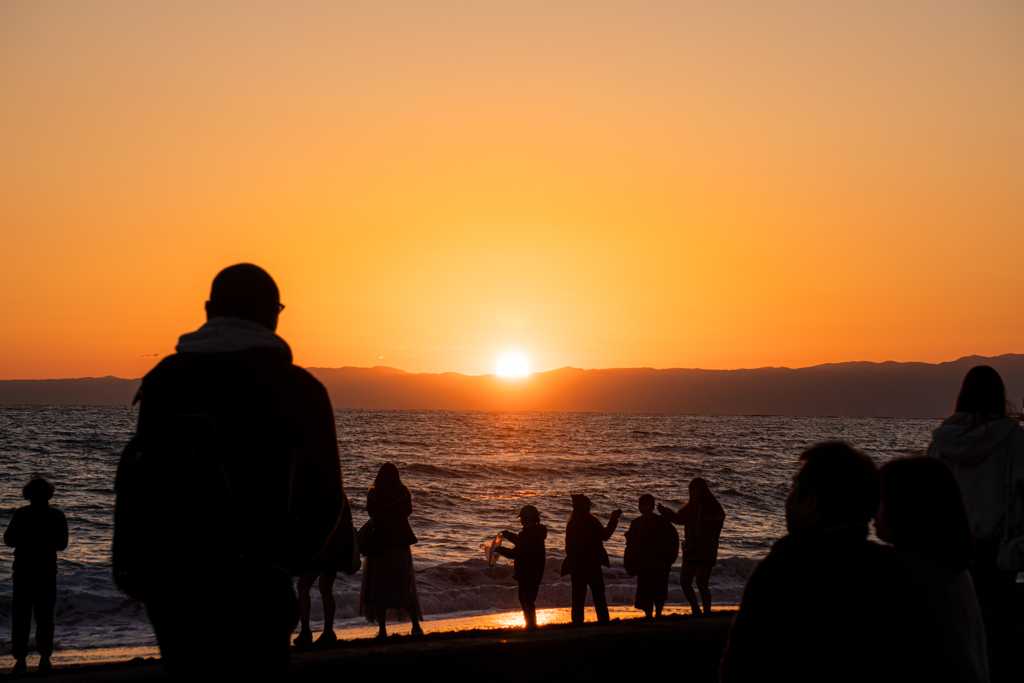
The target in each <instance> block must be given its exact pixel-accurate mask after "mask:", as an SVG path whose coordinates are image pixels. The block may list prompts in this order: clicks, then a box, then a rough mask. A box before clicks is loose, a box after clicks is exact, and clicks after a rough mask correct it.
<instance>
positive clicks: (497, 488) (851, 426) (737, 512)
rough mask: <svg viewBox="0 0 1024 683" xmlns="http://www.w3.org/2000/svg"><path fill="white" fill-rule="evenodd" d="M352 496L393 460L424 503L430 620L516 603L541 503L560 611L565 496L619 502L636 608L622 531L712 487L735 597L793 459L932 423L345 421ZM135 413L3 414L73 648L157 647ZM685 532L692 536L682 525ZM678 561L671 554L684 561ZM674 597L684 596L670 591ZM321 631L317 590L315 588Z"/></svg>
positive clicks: (617, 546)
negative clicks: (519, 569) (33, 495)
mask: <svg viewBox="0 0 1024 683" xmlns="http://www.w3.org/2000/svg"><path fill="white" fill-rule="evenodd" d="M335 419H336V422H337V426H338V444H339V447H340V451H341V458H342V468H343V471H344V476H345V488H346V491H347V492H348V494H349V498H350V500H351V501H352V504H353V512H354V516H355V523H356V525H357V526H359V525H360V524H362V522H363V521H365V520H366V519H367V517H366V514H365V512H364V510H363V506H364V505H365V503H366V495H365V494H366V489H367V488H368V487H369V486H370V485H371V484H372V482H373V478H374V476H375V474H376V472H377V469H378V467H379V466H380V464H381V463H382V462H385V461H391V462H394V463H395V464H396V465H398V467H399V470H400V471H401V473H402V478H403V481H404V482H405V483H406V484H407V485H408V486H409V487H410V488H411V489H412V492H413V515H412V517H411V523H412V526H413V529H414V531H415V532H416V534H417V536H418V537H419V543H418V544H417V545H415V546H413V559H414V562H415V566H416V570H417V585H418V587H419V591H420V599H421V603H422V606H423V609H424V612H425V614H426V615H427V619H431V618H432V617H433V618H449V617H451V616H453V615H454V616H458V615H466V614H487V613H497V612H504V611H508V610H515V609H518V607H519V605H518V601H517V598H516V584H515V582H514V581H513V580H512V578H511V574H512V570H511V567H510V566H507V565H504V564H499V565H497V566H495V567H489V566H488V565H487V564H486V562H484V560H483V552H482V550H481V546H482V545H483V544H484V543H486V542H488V541H489V539H491V538H493V537H494V535H495V534H496V533H497V532H499V531H501V530H502V529H512V530H516V529H517V528H518V526H519V524H518V520H517V519H516V515H517V513H518V510H519V508H520V507H522V506H523V505H526V504H532V505H535V506H537V507H538V508H539V509H540V511H541V515H542V521H543V522H544V523H545V524H547V526H548V532H549V535H548V543H547V549H548V556H549V558H548V571H547V573H546V575H545V579H544V584H543V586H542V588H541V592H540V596H539V600H538V607H541V608H546V607H567V606H568V605H569V584H568V578H567V577H566V578H565V579H562V578H559V577H558V573H557V568H558V565H559V563H560V562H561V557H562V556H563V541H564V533H565V520H566V518H567V517H568V516H569V511H570V501H569V495H570V494H571V493H576V492H583V493H587V494H588V495H589V496H590V497H591V499H592V500H593V511H594V512H595V513H596V514H597V515H598V516H599V517H600V518H601V519H602V521H605V522H606V521H607V518H608V515H609V513H610V512H611V511H612V510H613V509H615V508H616V507H621V508H622V510H623V512H624V514H623V518H622V523H621V525H620V527H619V530H617V531H616V533H615V535H614V536H613V538H612V539H611V540H610V541H608V542H607V543H606V544H605V547H606V548H607V549H608V552H609V554H610V555H611V557H612V567H611V568H610V569H609V570H606V572H605V580H606V583H607V585H608V597H609V602H610V603H611V604H613V605H629V606H631V605H632V602H633V590H634V581H633V580H632V579H630V578H629V577H628V576H627V575H626V574H625V572H624V571H623V569H622V551H623V548H624V544H625V541H624V538H623V532H624V531H625V529H626V528H627V527H628V522H629V520H631V519H632V518H633V517H635V516H637V515H638V514H639V513H638V511H637V509H636V508H637V499H638V498H639V496H640V495H641V494H643V493H650V494H652V495H654V496H655V497H656V498H657V499H658V502H661V503H665V504H666V505H669V506H672V507H678V506H680V505H682V504H683V503H684V502H685V499H686V485H687V483H688V482H689V480H690V479H691V478H693V477H696V476H702V477H704V478H705V479H707V480H708V482H709V484H710V485H711V489H712V490H713V491H714V493H715V495H716V496H718V499H719V500H720V501H721V503H722V505H723V506H724V508H725V510H726V514H727V515H728V516H727V519H726V523H725V528H724V530H723V533H722V542H721V549H720V552H719V566H718V567H716V568H715V570H714V572H713V574H712V580H711V588H712V593H713V595H714V598H715V600H716V601H717V602H718V603H719V604H722V605H728V604H736V602H737V601H738V600H739V596H740V592H741V590H742V587H743V583H744V581H745V579H746V577H747V575H748V574H749V572H750V570H751V569H752V568H753V566H754V564H755V563H756V561H757V560H758V559H759V558H760V557H762V556H764V554H765V553H766V552H767V551H768V549H769V548H770V546H771V544H772V543H773V542H774V541H775V540H776V539H778V538H779V537H780V536H781V535H782V534H783V533H784V520H783V513H782V505H783V500H784V498H785V495H786V492H787V491H788V489H789V481H790V478H791V477H792V475H793V472H794V471H795V465H794V463H795V460H796V457H797V456H798V455H799V453H800V452H801V451H802V450H803V449H804V448H806V447H807V446H809V445H811V444H813V443H816V442H818V441H823V440H826V439H844V440H847V441H849V442H851V443H852V444H854V445H856V446H857V447H858V448H860V449H862V450H863V451H865V452H866V453H868V454H869V455H870V456H871V457H873V458H874V459H875V460H876V461H878V462H879V463H881V462H884V461H885V460H888V459H890V458H892V457H894V456H899V455H903V454H906V453H907V452H910V451H917V450H923V449H924V448H925V447H926V446H927V444H928V440H929V434H930V432H931V430H932V429H934V428H935V427H936V426H937V425H938V422H937V421H935V420H897V419H870V418H864V419H851V418H791V417H762V416H706V415H627V414H599V413H484V412H447V411H369V410H366V411H364V410H346V411H336V413H335ZM135 422H136V411H135V410H134V409H132V408H127V407H90V406H81V407H56V406H53V407H51V406H0V472H2V473H3V475H4V476H3V484H2V486H0V526H2V527H3V528H4V529H6V526H7V523H8V522H9V521H10V518H11V515H12V514H13V512H14V509H15V508H17V507H18V506H20V505H22V504H23V503H24V501H23V500H22V499H21V486H22V485H23V484H24V483H25V482H26V481H27V480H28V479H29V477H30V476H31V475H33V474H41V475H43V476H45V477H47V478H48V479H49V480H50V481H52V482H53V483H54V484H55V485H56V486H57V495H56V496H55V498H54V500H53V504H54V505H55V506H57V507H59V508H61V509H62V510H64V512H65V513H66V515H67V517H68V522H69V527H70V532H71V542H70V545H69V546H68V549H67V550H66V551H64V552H63V553H61V554H60V555H59V562H58V563H59V567H60V572H61V573H60V575H59V576H58V600H57V638H58V640H60V647H61V648H64V649H65V650H67V649H72V650H74V649H81V648H101V647H119V646H139V645H152V644H153V643H154V642H155V641H154V639H153V635H152V631H151V629H150V627H149V623H148V620H147V619H146V615H145V610H144V609H143V608H142V606H141V605H139V604H138V603H136V602H135V601H134V600H131V599H130V598H128V597H127V596H124V595H123V594H121V593H120V592H119V591H118V590H117V588H116V587H115V586H114V584H113V580H112V578H111V575H110V541H111V534H112V530H113V527H112V524H113V505H114V492H113V482H114V472H115V470H116V467H117V461H118V458H119V456H120V452H121V449H122V448H123V447H124V444H125V443H126V442H127V441H128V439H129V438H130V437H131V434H132V433H133V432H134V429H135ZM680 533H681V530H680ZM12 557H13V550H12V549H11V548H7V547H2V548H0V654H6V653H8V652H9V644H8V643H7V642H5V639H6V638H7V637H8V636H9V633H10V623H11V581H10V572H11V561H12ZM678 566H679V563H678V561H677V564H676V567H677V568H678ZM670 586H671V590H670V593H669V603H670V604H672V603H682V602H684V598H683V596H682V591H681V590H680V589H679V587H678V585H677V584H676V583H675V582H674V581H673V582H672V583H671V584H670ZM334 592H335V596H336V600H337V603H338V621H337V623H336V628H340V629H343V628H346V627H355V626H356V625H357V624H359V623H361V622H360V621H359V620H358V619H357V618H356V610H357V603H358V595H359V574H356V575H354V576H351V577H347V576H344V575H341V576H339V579H338V581H337V583H336V584H335V587H334ZM313 599H314V604H313V617H314V619H313V625H314V628H316V627H317V625H318V619H319V610H320V605H319V596H318V595H317V592H316V591H315V590H314V591H313Z"/></svg>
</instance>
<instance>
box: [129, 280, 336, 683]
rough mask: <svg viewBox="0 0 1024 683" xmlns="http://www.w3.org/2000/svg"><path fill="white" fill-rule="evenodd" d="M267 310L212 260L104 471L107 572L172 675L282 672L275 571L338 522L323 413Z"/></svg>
mask: <svg viewBox="0 0 1024 683" xmlns="http://www.w3.org/2000/svg"><path fill="white" fill-rule="evenodd" d="M282 309H283V306H281V305H280V302H279V297H278V290H277V285H276V284H275V283H274V281H273V279H271V277H270V275H268V274H267V273H266V272H265V271H263V270H262V269H260V268H258V267H256V266H253V265H249V264H241V265H237V266H231V267H230V268H226V269H225V270H223V271H221V273H220V274H219V275H217V277H216V279H215V280H214V282H213V287H212V291H211V293H210V300H209V301H208V302H207V304H206V312H207V322H206V324H205V325H203V326H202V327H201V328H200V329H199V330H198V331H196V332H193V333H191V334H186V335H184V336H182V337H181V339H180V341H179V343H178V346H177V353H176V354H174V355H171V356H169V357H167V358H165V359H164V360H162V361H161V362H160V364H159V365H157V366H156V368H154V369H153V370H152V371H151V372H150V373H149V374H148V375H146V377H145V378H144V379H143V382H142V388H141V390H140V398H141V402H142V404H141V408H140V410H139V428H138V433H137V435H136V438H135V439H133V440H132V442H131V443H130V444H129V445H128V448H127V449H126V453H125V457H123V458H122V461H121V466H120V467H119V470H118V481H117V484H116V489H117V494H118V502H117V511H116V519H115V533H114V571H115V577H117V578H118V581H119V584H120V585H121V586H122V587H123V588H125V589H126V590H127V591H128V592H129V594H134V595H138V596H141V598H142V599H143V600H144V601H145V603H146V608H147V610H148V612H149V616H150V619H151V621H152V623H153V628H154V630H155V631H156V636H157V641H158V642H159V645H160V652H161V655H162V658H163V663H164V666H165V668H166V670H167V673H168V674H169V675H170V676H171V678H174V679H179V680H184V679H193V678H195V677H197V676H202V677H206V678H209V677H218V676H223V677H225V680H226V679H227V676H229V675H230V676H231V677H233V678H236V677H237V678H240V679H243V680H245V679H251V680H286V679H287V677H288V669H289V662H290V642H289V640H290V634H291V632H292V630H293V629H294V628H295V625H296V622H297V621H298V604H297V602H296V597H295V591H294V588H293V587H292V581H291V576H293V575H298V574H299V573H301V572H302V571H305V570H306V569H308V568H309V566H310V562H311V558H313V557H314V556H315V555H316V554H317V553H318V552H319V551H320V550H321V549H322V548H323V547H324V545H325V543H326V542H327V540H328V539H329V537H330V535H331V533H332V531H333V530H334V528H335V526H336V525H337V524H338V520H339V515H340V513H341V510H342V501H343V497H342V496H343V494H342V482H341V469H340V464H339V460H338V448H337V435H336V431H335V425H334V414H333V411H332V409H331V403H330V400H329V399H328V396H327V392H326V390H325V389H324V387H323V386H322V385H321V384H320V383H319V382H318V381H317V380H316V379H314V378H313V376H312V375H310V374H309V373H307V372H306V371H305V370H303V369H301V368H298V367H296V366H295V365H293V364H292V356H291V350H290V349H289V347H288V345H287V344H286V343H285V342H284V340H283V339H281V338H280V337H278V336H277V335H276V334H275V333H274V330H276V328H277V320H278V314H279V313H280V311H281V310H282ZM154 454H155V455H154ZM201 456H205V459H204V457H201ZM154 459H155V461H156V463H157V464H156V465H153V466H152V467H151V470H153V471H156V472H158V473H159V472H163V474H161V475H160V476H157V475H155V474H153V472H152V471H151V472H150V473H149V476H148V478H147V477H144V476H142V474H140V470H139V467H140V466H139V465H138V463H143V462H153V461H154ZM186 465H187V466H190V467H193V469H192V470H180V469H179V468H182V467H186ZM133 468H134V469H133ZM160 468H163V470H161V469H160ZM168 481H172V482H174V486H170V485H168V484H167V482H168ZM215 484H218V485H215ZM175 496H177V499H175ZM154 501H156V502H154Z"/></svg>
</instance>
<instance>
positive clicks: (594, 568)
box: [561, 494, 622, 624]
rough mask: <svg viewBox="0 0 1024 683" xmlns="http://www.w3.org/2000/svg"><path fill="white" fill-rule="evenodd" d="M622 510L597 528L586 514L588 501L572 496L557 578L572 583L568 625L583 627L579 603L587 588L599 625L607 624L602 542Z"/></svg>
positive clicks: (612, 530)
mask: <svg viewBox="0 0 1024 683" xmlns="http://www.w3.org/2000/svg"><path fill="white" fill-rule="evenodd" d="M621 516H622V510H621V509H619V508H616V509H615V510H614V511H613V512H612V514H611V517H610V518H609V520H608V526H605V525H603V524H601V522H600V520H598V519H597V516H596V515H594V514H593V513H592V512H591V511H590V498H588V497H587V496H585V495H583V494H576V495H573V496H572V513H571V514H570V515H569V521H568V522H566V524H565V560H563V561H562V569H561V575H562V576H565V575H566V574H568V575H569V577H570V580H571V581H572V623H573V624H582V623H583V614H584V612H583V603H584V602H585V601H586V599H587V587H588V586H589V587H590V594H591V597H592V598H593V599H594V610H595V611H596V612H597V620H598V621H599V622H608V621H610V620H611V617H610V616H609V614H608V601H607V600H606V599H605V596H604V575H603V574H602V573H601V566H602V565H604V566H605V567H611V562H610V561H609V560H608V551H606V550H605V549H604V542H605V541H607V540H608V539H609V538H611V537H612V534H614V533H615V527H616V526H618V523H619V517H621Z"/></svg>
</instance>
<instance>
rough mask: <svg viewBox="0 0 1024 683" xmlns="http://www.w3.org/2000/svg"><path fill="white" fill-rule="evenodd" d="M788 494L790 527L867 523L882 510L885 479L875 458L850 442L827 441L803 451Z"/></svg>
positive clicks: (791, 528) (787, 503)
mask: <svg viewBox="0 0 1024 683" xmlns="http://www.w3.org/2000/svg"><path fill="white" fill-rule="evenodd" d="M800 462H801V463H802V466H801V468H800V470H799V471H798V472H797V473H796V475H794V476H793V485H792V487H791V488H790V490H789V495H788V496H786V529H787V530H788V531H790V532H793V531H798V530H799V529H802V528H804V527H807V526H810V525H812V524H817V523H821V522H824V523H827V524H828V525H829V526H835V525H840V524H865V525H866V524H867V523H868V521H869V520H870V519H871V518H872V517H874V515H875V512H876V511H877V510H878V503H879V500H880V499H881V497H882V480H881V478H880V477H879V476H878V470H877V469H876V468H875V464H874V463H873V462H871V460H870V459H869V458H868V457H867V456H866V455H864V454H863V453H861V452H860V451H858V450H856V449H855V448H853V447H852V446H850V445H849V444H848V443H844V442H842V441H826V442H824V443H819V444H816V445H814V446H812V447H810V448H808V449H807V450H806V451H804V452H803V453H801V454H800Z"/></svg>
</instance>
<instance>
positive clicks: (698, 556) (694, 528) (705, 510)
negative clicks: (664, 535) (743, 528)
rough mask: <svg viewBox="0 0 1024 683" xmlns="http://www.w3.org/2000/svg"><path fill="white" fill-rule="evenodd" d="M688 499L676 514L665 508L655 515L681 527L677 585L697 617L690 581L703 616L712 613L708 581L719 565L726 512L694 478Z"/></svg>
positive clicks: (698, 479)
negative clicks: (681, 556) (719, 548)
mask: <svg viewBox="0 0 1024 683" xmlns="http://www.w3.org/2000/svg"><path fill="white" fill-rule="evenodd" d="M689 492H690V499H689V500H688V501H686V505H684V506H683V507H681V508H680V509H679V510H678V511H677V512H674V511H673V510H671V509H670V508H667V507H665V506H664V505H659V506H658V512H659V513H661V515H662V516H663V517H665V518H666V519H667V520H669V521H670V522H672V523H674V524H682V525H683V539H684V540H683V568H682V569H681V570H680V571H679V585H680V586H682V588H683V594H684V595H685V596H686V599H687V601H689V603H690V609H691V610H692V611H693V613H694V614H700V613H701V608H700V605H699V604H698V603H697V594H696V593H694V591H693V580H694V578H696V579H697V590H698V591H700V599H701V602H703V603H704V614H710V613H711V589H710V588H709V587H708V579H710V578H711V570H712V568H714V566H715V564H716V563H717V561H718V539H719V537H720V536H721V534H722V525H723V524H724V523H725V510H724V509H722V505H721V503H719V502H718V499H717V498H715V494H714V493H712V492H711V488H710V487H709V486H708V483H707V481H705V480H704V479H702V478H701V477H696V478H694V479H693V480H692V481H690V486H689Z"/></svg>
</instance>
